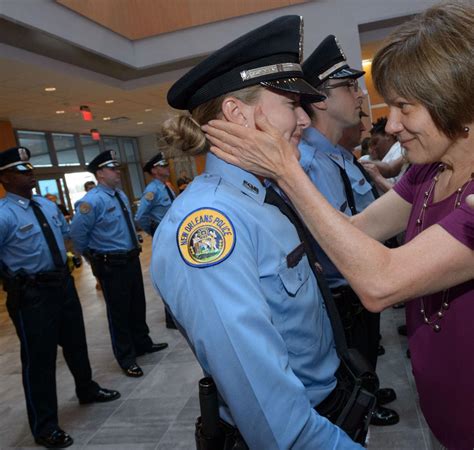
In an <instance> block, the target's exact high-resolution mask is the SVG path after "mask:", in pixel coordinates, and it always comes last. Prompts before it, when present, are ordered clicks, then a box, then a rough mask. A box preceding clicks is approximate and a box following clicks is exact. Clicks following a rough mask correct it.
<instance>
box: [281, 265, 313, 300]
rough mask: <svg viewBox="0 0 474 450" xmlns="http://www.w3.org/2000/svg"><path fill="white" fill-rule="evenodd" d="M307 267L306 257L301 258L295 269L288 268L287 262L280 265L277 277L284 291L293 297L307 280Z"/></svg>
mask: <svg viewBox="0 0 474 450" xmlns="http://www.w3.org/2000/svg"><path fill="white" fill-rule="evenodd" d="M309 270H310V269H309V266H308V264H307V258H306V256H303V258H302V259H301V261H300V262H299V263H298V264H297V265H296V266H295V267H288V265H287V262H286V261H285V263H284V264H283V265H282V267H281V268H280V270H279V272H278V276H279V278H280V280H281V282H282V284H283V287H284V288H285V291H286V292H287V293H288V294H289V295H290V296H292V297H294V296H295V295H296V294H297V293H298V291H299V290H300V288H301V286H303V284H304V283H306V281H307V280H308V278H309Z"/></svg>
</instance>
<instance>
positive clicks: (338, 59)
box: [303, 34, 365, 87]
mask: <svg viewBox="0 0 474 450" xmlns="http://www.w3.org/2000/svg"><path fill="white" fill-rule="evenodd" d="M303 72H304V74H305V76H306V79H307V80H308V81H309V82H310V83H311V84H312V85H313V86H314V87H318V86H320V85H321V84H323V83H324V82H325V81H326V80H327V79H339V78H359V77H361V76H362V75H364V73H365V72H363V71H362V70H357V69H352V68H351V67H349V65H348V64H347V60H346V55H345V54H344V51H343V50H342V47H341V44H339V42H338V40H337V38H336V36H334V35H332V34H330V35H329V36H327V37H326V38H325V39H324V40H323V41H322V42H321V44H319V45H318V47H317V48H316V50H315V51H314V52H313V53H312V54H311V55H310V56H309V58H308V59H306V60H305V62H304V63H303Z"/></svg>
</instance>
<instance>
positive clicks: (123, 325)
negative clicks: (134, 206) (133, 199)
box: [71, 150, 168, 377]
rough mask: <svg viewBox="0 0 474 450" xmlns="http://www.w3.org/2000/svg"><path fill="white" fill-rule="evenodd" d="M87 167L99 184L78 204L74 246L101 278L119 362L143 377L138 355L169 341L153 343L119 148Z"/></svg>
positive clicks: (161, 346) (72, 228)
mask: <svg viewBox="0 0 474 450" xmlns="http://www.w3.org/2000/svg"><path fill="white" fill-rule="evenodd" d="M88 171H89V172H92V173H93V174H94V175H95V177H96V178H97V182H98V184H97V187H96V188H95V189H93V190H91V191H89V192H88V193H87V194H86V195H85V196H84V197H83V198H82V199H81V200H79V202H78V203H77V207H76V208H77V209H76V215H75V217H74V219H73V221H72V224H71V238H72V240H73V243H74V248H75V250H76V251H78V252H80V253H83V254H85V255H87V257H88V258H89V260H90V262H91V265H92V268H93V272H94V275H95V276H96V277H97V278H98V279H99V280H100V284H101V286H102V290H103V293H104V298H105V301H106V304H107V318H108V321H109V329H110V337H111V340H112V349H113V352H114V355H115V358H116V359H117V362H118V363H119V365H120V367H121V368H122V369H123V371H124V372H125V374H126V375H127V376H129V377H141V376H142V375H143V371H142V369H141V368H140V367H139V366H138V365H137V362H136V357H137V356H140V355H144V354H145V353H153V352H157V351H160V350H163V349H164V348H166V347H167V346H168V344H166V343H160V344H154V343H153V342H152V340H151V338H150V336H149V331H150V330H149V329H148V325H147V324H146V305H145V291H144V287H143V277H142V271H141V265H140V258H139V254H140V251H141V249H140V246H139V244H138V240H137V235H136V231H135V228H134V225H133V222H132V217H131V212H130V206H129V203H128V199H127V197H126V195H125V194H124V192H123V191H122V190H120V189H119V188H118V187H119V184H120V164H119V162H118V161H117V160H116V158H115V152H114V151H112V150H107V151H105V152H103V153H101V154H100V155H98V156H97V157H96V158H94V159H93V160H92V161H91V162H90V164H89V166H88Z"/></svg>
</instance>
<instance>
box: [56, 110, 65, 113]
mask: <svg viewBox="0 0 474 450" xmlns="http://www.w3.org/2000/svg"><path fill="white" fill-rule="evenodd" d="M65 112H66V111H63V110H62V109H61V110H59V111H56V114H64V113H65Z"/></svg>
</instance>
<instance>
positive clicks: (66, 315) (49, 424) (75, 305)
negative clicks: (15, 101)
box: [0, 147, 120, 448]
mask: <svg viewBox="0 0 474 450" xmlns="http://www.w3.org/2000/svg"><path fill="white" fill-rule="evenodd" d="M29 158H30V151H29V150H28V149H26V148H24V147H15V148H11V149H9V150H6V151H4V152H1V153H0V182H1V183H2V184H3V186H4V188H5V189H6V191H7V195H6V197H5V198H3V199H1V200H0V210H1V214H0V263H1V265H2V272H3V276H4V279H5V281H4V283H5V284H4V288H5V290H6V292H7V309H8V313H9V315H10V317H11V319H12V321H13V323H14V325H15V328H16V332H17V334H18V338H19V339H20V344H21V362H22V374H23V386H24V389H25V397H26V407H27V411H28V420H29V423H30V428H31V431H32V433H33V436H34V438H35V441H36V442H37V443H38V444H40V445H43V446H45V447H47V448H64V447H69V446H70V445H71V444H72V443H73V440H72V438H71V437H70V436H69V435H68V434H67V433H65V432H64V431H63V430H61V429H60V428H59V425H58V406H57V398H56V374H55V372H56V353H57V346H58V345H61V347H62V349H63V353H64V359H65V360H66V363H67V365H68V367H69V369H70V371H71V373H72V375H73V377H74V381H75V383H76V394H77V396H78V398H79V402H80V403H92V402H108V401H112V400H116V399H117V398H119V397H120V394H119V393H118V392H117V391H112V390H108V389H103V388H101V387H100V386H99V385H98V384H97V383H96V382H95V381H93V380H92V373H91V367H90V364H89V357H88V354H87V344H86V336H85V330H84V322H83V318H82V309H81V304H80V302H79V298H78V296H77V292H76V288H75V286H74V280H73V278H72V277H71V275H70V273H69V271H68V270H67V268H66V250H65V247H64V240H63V236H67V234H68V232H69V225H68V224H67V223H66V221H65V220H64V217H63V215H62V214H61V212H60V211H59V209H58V208H57V207H56V205H55V204H53V203H51V202H50V201H49V200H47V199H44V198H42V197H40V196H38V195H32V189H33V188H34V187H35V178H34V175H33V166H32V165H31V164H30V162H29Z"/></svg>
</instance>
